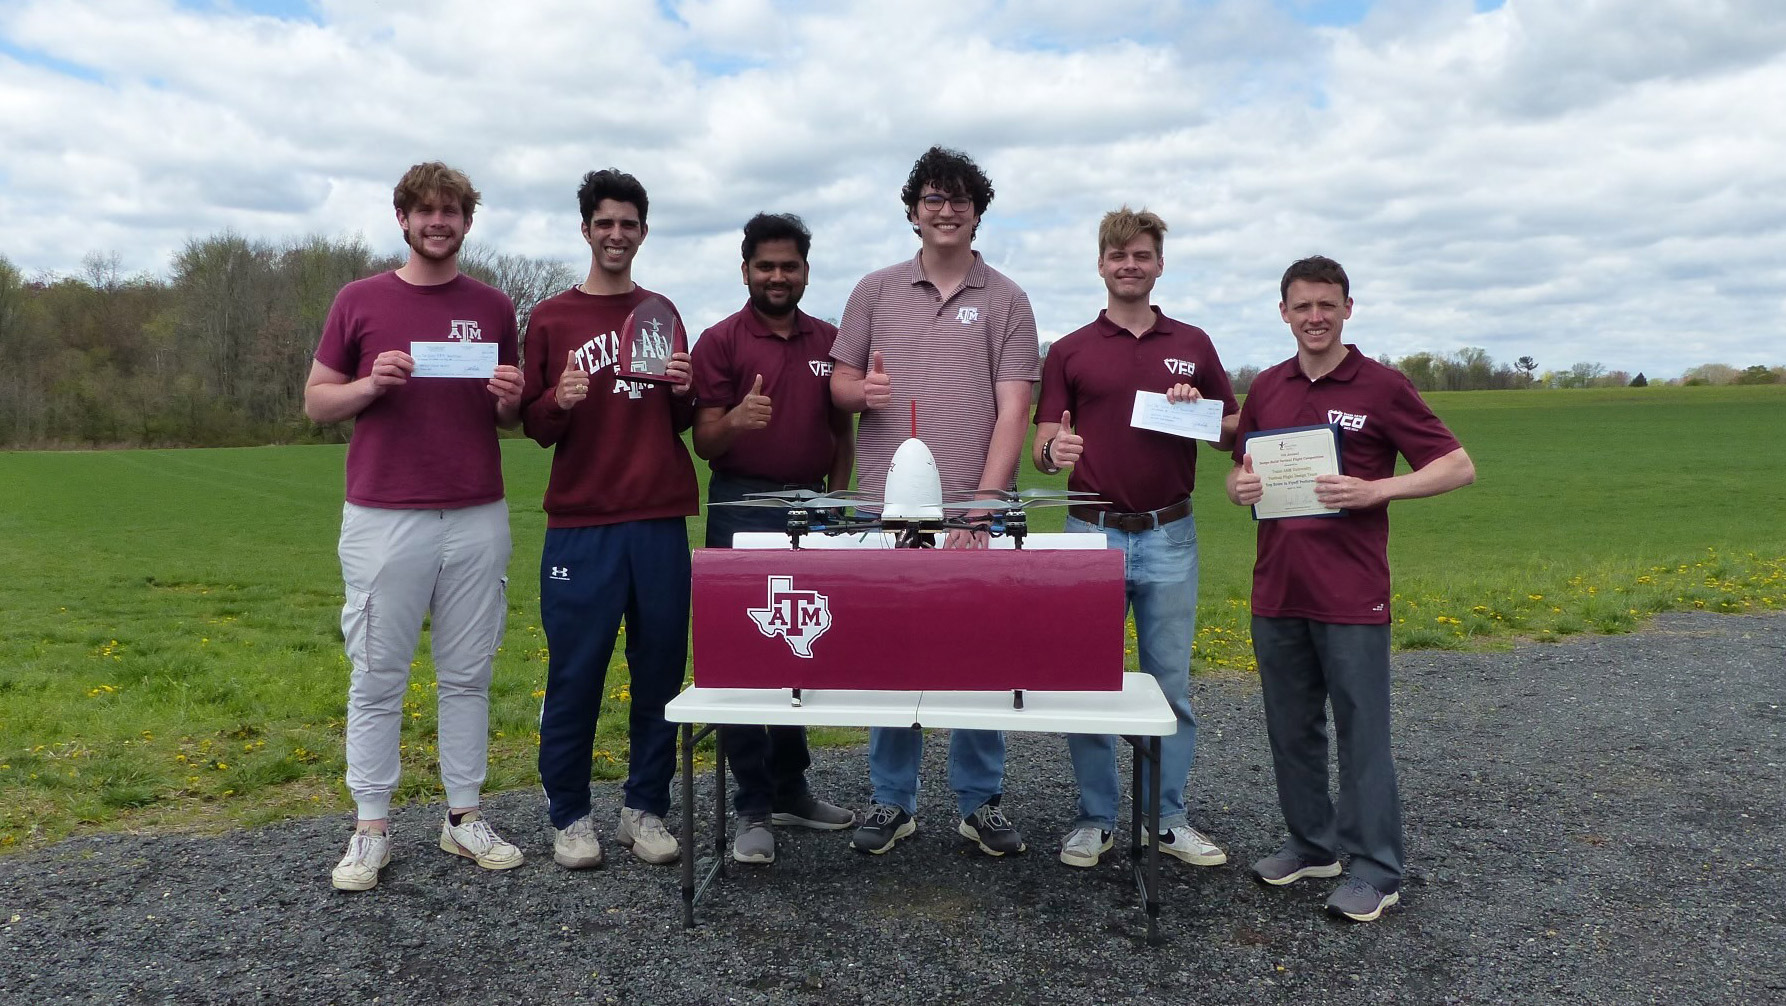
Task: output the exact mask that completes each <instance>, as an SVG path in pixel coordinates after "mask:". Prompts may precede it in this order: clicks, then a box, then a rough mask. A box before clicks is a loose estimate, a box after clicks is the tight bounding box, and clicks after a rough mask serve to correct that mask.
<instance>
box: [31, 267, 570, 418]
mask: <svg viewBox="0 0 1786 1006" xmlns="http://www.w3.org/2000/svg"><path fill="white" fill-rule="evenodd" d="M402 264H403V260H402V259H401V258H399V257H396V256H383V255H376V254H374V253H373V252H372V251H371V249H369V248H368V247H367V246H366V244H365V242H363V241H361V240H359V239H358V238H349V239H332V238H325V237H309V238H303V239H299V240H293V241H288V242H285V243H282V244H275V243H270V242H266V241H254V240H250V239H248V238H244V237H242V236H240V235H236V234H229V233H226V234H221V235H215V236H212V237H206V238H194V239H191V240H189V241H187V242H186V244H185V246H184V247H182V248H181V249H180V251H179V252H178V253H177V254H176V255H175V256H174V259H173V262H172V268H171V269H170V275H169V277H168V278H167V279H165V280H163V279H158V278H154V277H149V276H129V277H127V276H125V275H123V274H122V272H121V271H120V268H119V263H118V258H117V256H115V255H109V256H108V255H89V256H87V258H86V259H85V260H84V261H83V263H82V268H81V271H80V272H79V273H78V274H76V275H72V276H44V277H36V278H31V279H26V278H25V277H24V276H23V275H22V274H21V273H20V271H19V270H18V269H17V268H16V267H15V266H14V265H13V264H12V263H11V262H10V261H8V260H7V259H6V258H5V257H3V256H0V445H3V446H7V447H43V446H113V445H116V446H144V447H155V446H200V447H215V446H230V445H243V444H264V443H302V442H319V441H325V440H330V439H335V440H338V439H340V438H341V436H342V435H343V433H344V431H343V430H341V429H338V428H325V427H318V426H316V425H314V424H312V423H311V422H310V421H309V420H307V419H305V418H304V415H303V408H302V405H303V395H304V379H305V377H306V375H307V374H308V373H309V371H310V360H311V355H312V354H313V353H314V352H315V351H316V344H317V341H318V340H319V339H321V337H322V329H323V323H324V321H325V320H326V319H327V317H328V313H329V305H330V304H331V303H333V302H334V299H335V294H336V292H337V291H339V290H340V289H341V287H342V286H344V285H346V284H347V283H349V282H351V281H353V280H356V279H361V278H363V277H366V276H371V275H374V274H376V273H379V272H384V271H386V270H390V269H394V268H396V267H398V266H399V265H402ZM460 267H461V268H462V269H464V270H465V271H466V272H467V273H470V274H471V275H473V276H475V277H477V278H478V279H481V280H483V281H484V282H486V283H490V284H492V285H493V286H496V287H498V288H500V289H502V290H503V291H504V292H506V293H508V295H509V297H510V298H511V299H513V300H514V301H515V304H516V306H517V310H518V312H519V313H520V320H521V323H522V324H523V325H525V324H526V318H527V312H528V311H530V310H532V308H533V305H534V304H536V303H538V302H539V301H540V300H542V299H544V298H545V297H547V296H550V295H551V294H553V293H556V292H558V291H559V290H562V289H565V288H566V287H569V286H570V285H572V284H573V283H575V282H576V280H577V277H576V275H574V274H573V273H572V272H571V270H570V268H569V267H567V266H565V265H564V264H563V263H561V262H552V261H547V260H542V259H533V258H528V257H526V256H520V255H498V254H494V253H491V252H489V251H488V250H486V249H481V248H477V247H472V246H468V247H467V248H466V251H465V252H464V253H463V254H462V255H461V257H460Z"/></svg>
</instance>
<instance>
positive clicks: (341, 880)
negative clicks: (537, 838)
mask: <svg viewBox="0 0 1786 1006" xmlns="http://www.w3.org/2000/svg"><path fill="white" fill-rule="evenodd" d="M393 201H394V203H395V205H396V209H397V223H398V225H399V226H401V227H402V228H403V236H404V240H405V241H406V242H407V243H408V245H409V260H408V261H407V262H406V263H404V265H403V267H402V268H400V269H397V270H396V271H395V272H389V273H384V274H381V275H378V276H373V277H370V278H368V279H363V280H359V281H357V282H354V283H349V284H348V285H347V286H346V287H344V288H342V290H341V293H340V294H339V295H337V296H336V298H335V303H334V306H333V307H331V308H330V309H329V318H328V321H327V323H326V324H325V325H324V327H323V336H322V342H321V344H320V345H319V346H318V347H317V349H316V359H315V362H313V363H312V364H311V367H310V377H309V379H308V381H307V382H306V384H305V387H304V413H305V414H306V415H308V416H309V417H310V418H311V419H312V420H314V421H316V422H318V423H337V422H342V421H344V420H348V419H352V420H353V421H354V427H353V439H352V442H351V443H349V445H348V448H347V502H346V504H345V505H344V506H343V508H342V516H341V541H340V548H339V552H340V556H341V575H342V579H343V580H345V581H346V586H347V604H346V606H345V607H344V608H343V609H342V613H341V632H342V636H343V637H344V638H345V640H346V643H347V655H348V658H349V660H350V661H351V662H352V665H353V672H352V678H351V680H350V683H349V686H348V692H347V729H346V733H347V788H348V791H349V792H350V793H352V794H353V798H354V803H355V806H356V807H357V810H358V824H357V826H356V827H355V829H354V835H353V838H352V839H351V840H350V841H349V843H348V846H347V854H346V855H345V856H343V857H342V858H341V861H340V862H339V863H338V864H336V866H335V869H334V871H333V872H332V874H331V876H330V879H331V881H332V882H333V883H334V885H335V886H336V887H338V888H340V889H342V890H345V891H364V890H367V889H369V888H371V887H373V886H375V885H377V883H378V871H379V870H380V869H382V868H383V867H384V865H385V864H386V863H387V862H389V860H390V848H391V847H390V839H389V836H388V834H387V829H386V824H387V822H388V819H389V817H390V806H391V794H392V793H393V792H394V791H395V790H396V788H397V779H398V773H399V770H400V766H401V761H400V757H399V748H400V740H401V736H402V726H403V694H404V689H405V687H406V686H407V684H408V682H409V663H410V658H411V657H412V656H413V655H414V654H415V647H416V640H417V639H418V638H419V636H420V634H421V631H422V617H423V616H424V615H428V614H431V615H432V618H433V626H434V630H433V641H434V672H435V677H436V679H437V681H438V684H439V686H440V687H439V705H440V724H439V734H440V736H439V750H440V777H441V781H442V782H444V783H445V785H446V794H447V807H448V810H447V819H446V820H445V821H444V822H442V824H441V829H440V847H441V848H442V849H444V850H446V851H447V852H451V853H454V854H456V855H460V856H465V857H467V858H469V859H472V860H474V861H475V862H476V863H477V864H478V865H479V866H482V867H484V868H485V869H491V870H503V869H508V868H510V867H514V866H519V865H521V850H519V849H517V848H515V847H514V846H513V845H511V844H509V843H508V842H505V841H503V840H502V839H501V838H500V837H499V836H497V834H496V832H495V831H493V830H491V828H490V825H489V824H488V823H487V822H485V821H484V820H483V819H482V818H481V817H480V815H479V813H478V800H479V795H478V794H479V791H480V790H481V789H482V788H483V783H484V773H485V769H486V766H487V763H488V760H489V756H488V733H489V721H490V671H491V659H492V657H493V656H494V655H495V653H496V647H497V645H498V644H499V643H501V642H502V629H503V620H504V616H505V615H506V612H507V605H506V602H505V601H504V594H505V589H506V585H507V583H508V577H507V573H508V562H509V525H508V504H507V503H506V502H505V501H504V499H503V492H502V458H501V456H500V455H499V453H498V451H497V446H496V427H498V426H513V425H515V420H516V417H517V413H518V409H519V404H520V398H521V372H520V371H519V370H518V369H516V367H515V358H516V354H515V306H514V305H513V304H512V303H510V302H509V299H508V297H507V296H506V295H504V294H503V293H502V291H500V290H495V289H492V288H491V287H488V286H485V285H484V284H482V283H479V282H478V281H477V280H474V279H472V278H471V277H469V276H464V275H461V274H460V272H459V246H460V244H461V243H462V242H463V241H464V240H465V232H466V231H468V230H470V228H471V214H472V211H473V210H474V209H475V208H476V206H477V203H478V193H477V190H476V189H474V188H472V187H471V180H470V179H469V178H466V177H465V175H464V174H463V173H461V172H459V171H455V170H453V169H452V168H449V167H447V166H446V165H444V164H441V163H439V162H429V163H426V164H418V165H416V166H415V167H413V168H410V169H409V172H408V173H407V174H405V175H404V176H403V180H402V181H400V182H398V183H397V189H396V192H395V198H394V200H393ZM455 344H456V346H460V347H472V346H479V347H488V348H489V349H491V350H493V352H491V353H489V354H488V355H487V356H485V357H483V361H482V362H481V363H480V364H479V365H480V366H481V367H484V368H487V369H483V370H482V371H481V372H480V373H479V374H478V375H477V376H475V377H472V376H457V375H456V373H455V372H453V371H452V370H451V368H449V370H448V373H444V374H443V373H439V372H437V369H436V368H435V366H434V365H433V364H434V363H435V362H437V360H428V359H426V358H424V360H423V361H420V363H425V364H427V366H422V365H419V363H418V360H417V357H418V356H422V355H423V353H424V351H430V352H432V353H433V355H434V356H435V357H436V358H438V357H439V356H440V355H441V354H440V352H439V350H440V349H441V348H443V347H444V346H445V345H455ZM485 375H488V376H485Z"/></svg>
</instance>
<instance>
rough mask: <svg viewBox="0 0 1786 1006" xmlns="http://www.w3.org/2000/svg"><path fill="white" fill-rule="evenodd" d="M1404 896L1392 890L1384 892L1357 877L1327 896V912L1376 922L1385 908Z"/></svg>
mask: <svg viewBox="0 0 1786 1006" xmlns="http://www.w3.org/2000/svg"><path fill="white" fill-rule="evenodd" d="M1401 899H1402V896H1401V895H1400V894H1399V893H1397V892H1395V891H1390V892H1389V893H1388V894H1384V893H1383V892H1382V891H1379V890H1377V889H1376V888H1374V887H1372V886H1371V885H1370V884H1369V882H1367V881H1363V880H1359V879H1358V878H1357V877H1353V878H1352V879H1350V880H1348V881H1346V882H1345V883H1344V884H1341V885H1340V888H1339V890H1337V891H1334V892H1333V893H1332V894H1330V895H1328V896H1327V914H1328V915H1331V916H1333V917H1335V918H1341V917H1344V918H1348V919H1351V920H1352V921H1353V922H1375V921H1377V916H1379V915H1382V914H1383V909H1385V908H1388V907H1389V906H1390V905H1393V904H1395V903H1396V902H1398V901H1400V900H1401Z"/></svg>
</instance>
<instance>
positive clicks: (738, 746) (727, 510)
mask: <svg viewBox="0 0 1786 1006" xmlns="http://www.w3.org/2000/svg"><path fill="white" fill-rule="evenodd" d="M811 248H812V234H811V233H809V232H808V231H807V229H806V225H805V224H804V223H803V222H802V221H801V220H800V218H799V217H797V216H794V215H793V214H791V213H783V214H769V213H759V214H757V215H756V216H754V217H752V218H751V219H750V222H748V223H746V224H745V225H744V243H743V253H744V262H743V265H742V267H741V271H742V273H743V276H744V285H745V287H746V289H748V290H749V291H750V302H749V303H748V304H746V305H745V306H744V308H743V310H741V311H739V312H738V313H737V314H734V315H732V316H731V317H729V318H727V319H725V320H724V321H721V322H720V323H719V324H717V325H714V326H713V327H712V328H709V329H708V330H707V331H705V332H702V333H701V338H700V339H699V340H697V341H696V342H695V347H694V350H693V357H694V389H695V399H696V406H695V433H694V441H695V453H696V454H698V455H700V456H701V457H703V458H705V459H707V462H708V464H709V465H710V466H711V468H712V469H713V475H712V478H711V479H709V480H708V483H707V503H708V509H707V540H706V545H707V547H708V548H731V547H732V535H734V534H736V533H738V532H740V531H781V530H784V529H785V528H786V527H787V511H785V510H778V509H775V508H772V507H732V506H720V507H715V506H713V504H714V503H723V502H729V501H734V500H741V499H743V498H744V497H745V495H746V494H747V493H754V492H772V491H775V490H778V489H784V488H789V487H797V488H802V489H811V490H814V491H822V490H824V489H826V488H827V487H829V488H833V489H847V488H849V484H850V465H851V461H852V459H853V457H854V437H853V431H852V428H851V427H852V424H851V422H850V414H849V413H847V412H844V411H843V410H842V409H838V408H834V407H833V406H832V404H831V343H832V341H833V340H835V339H836V338H837V329H835V328H833V327H832V326H831V325H829V324H827V323H825V322H823V321H820V320H818V319H817V318H814V317H812V316H811V315H808V314H806V313H805V312H803V311H801V310H800V308H799V304H800V297H801V295H802V294H804V293H805V292H806V278H807V262H806V256H807V252H808V251H810V250H811ZM720 738H721V743H723V744H724V745H725V750H726V759H727V760H728V761H729V762H730V763H731V765H732V775H733V778H735V779H736V780H737V782H738V792H737V795H736V796H735V797H734V800H733V802H734V805H735V806H736V807H737V810H738V834H737V836H736V837H735V838H734V840H733V842H732V858H733V859H735V860H737V861H738V862H740V863H772V862H774V861H775V833H774V831H773V830H771V825H772V824H779V825H795V826H800V827H805V828H817V829H819V830H822V831H837V830H840V829H843V828H847V827H849V826H850V825H851V824H853V823H854V822H855V815H854V814H853V813H851V812H850V811H848V810H845V809H843V808H842V807H837V806H833V805H832V804H829V803H826V802H825V801H823V800H820V799H818V798H817V797H815V796H813V795H812V793H811V791H810V790H808V789H807V786H806V770H807V768H809V767H810V766H811V765H812V758H811V755H810V754H809V753H808V751H807V748H806V730H805V728H804V727H797V726H778V727H761V726H728V727H723V728H721V730H720Z"/></svg>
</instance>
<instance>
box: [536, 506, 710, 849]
mask: <svg viewBox="0 0 1786 1006" xmlns="http://www.w3.org/2000/svg"><path fill="white" fill-rule="evenodd" d="M688 607H689V557H688V529H687V525H686V523H684V521H683V519H682V518H681V517H663V518H659V519H656V520H635V521H625V522H622V523H619V524H603V525H600V526H597V527H565V528H547V529H546V543H545V548H544V550H543V551H542V553H541V555H540V623H541V625H543V626H544V627H545V630H546V645H547V647H548V648H549V650H550V656H549V659H548V662H547V665H546V698H545V701H544V702H543V703H541V705H540V756H539V766H540V783H541V785H542V786H543V787H544V788H545V791H546V803H547V812H548V814H549V816H550V817H551V819H552V826H553V827H554V828H567V827H569V826H570V825H571V824H572V822H574V821H576V820H577V819H578V818H580V817H582V816H583V815H585V814H587V813H589V771H590V767H591V763H592V761H593V754H594V744H595V721H596V717H597V716H598V715H599V714H600V713H601V708H602V699H603V697H604V696H605V695H606V694H607V679H608V660H609V658H610V657H612V656H613V655H614V643H615V641H616V639H617V638H618V637H619V635H620V624H621V621H622V620H624V621H625V622H626V665H627V670H628V671H629V672H630V673H631V677H632V683H631V691H632V701H631V703H630V709H629V710H628V712H629V716H628V722H627V737H628V739H629V741H630V747H631V750H630V752H629V754H628V756H627V775H626V786H625V788H624V794H625V798H624V802H625V805H626V806H628V807H632V808H634V809H635V810H642V811H645V812H646V813H650V814H656V815H658V816H659V817H662V816H663V815H665V814H667V813H669V810H670V779H671V778H672V777H673V776H674V775H675V774H676V725H675V724H674V723H671V722H669V721H668V720H666V719H664V705H665V704H666V703H668V702H669V701H670V700H671V699H673V698H675V697H676V693H677V692H678V691H680V690H681V689H682V675H683V671H684V669H685V668H686V666H687V664H688Z"/></svg>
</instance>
